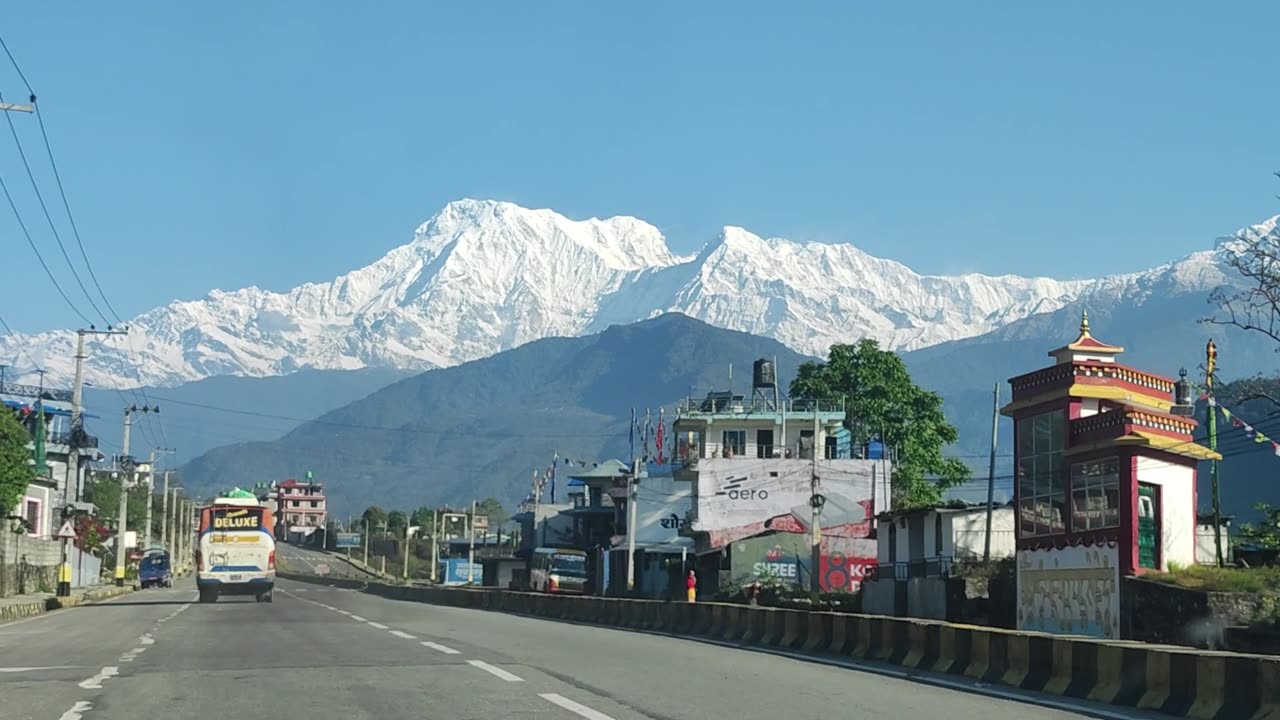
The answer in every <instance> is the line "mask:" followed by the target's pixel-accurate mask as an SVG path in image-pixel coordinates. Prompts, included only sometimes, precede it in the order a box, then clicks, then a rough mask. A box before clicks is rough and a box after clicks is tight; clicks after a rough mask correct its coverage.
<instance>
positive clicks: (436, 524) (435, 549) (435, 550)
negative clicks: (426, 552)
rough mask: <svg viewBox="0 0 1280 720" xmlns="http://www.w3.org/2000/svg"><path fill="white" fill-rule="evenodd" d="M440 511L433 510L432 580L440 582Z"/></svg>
mask: <svg viewBox="0 0 1280 720" xmlns="http://www.w3.org/2000/svg"><path fill="white" fill-rule="evenodd" d="M439 528H440V511H439V510H432V511H431V582H433V583H434V582H439V581H440V576H439V574H438V569H439V567H440V543H439V540H438V539H437V538H438V537H439V536H440V531H439Z"/></svg>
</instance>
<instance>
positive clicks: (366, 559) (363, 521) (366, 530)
mask: <svg viewBox="0 0 1280 720" xmlns="http://www.w3.org/2000/svg"><path fill="white" fill-rule="evenodd" d="M360 522H361V524H363V525H364V566H365V567H369V519H368V518H361V519H360Z"/></svg>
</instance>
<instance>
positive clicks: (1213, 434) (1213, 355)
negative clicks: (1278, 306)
mask: <svg viewBox="0 0 1280 720" xmlns="http://www.w3.org/2000/svg"><path fill="white" fill-rule="evenodd" d="M1204 354H1205V363H1204V386H1205V390H1206V391H1207V394H1208V395H1209V401H1208V403H1206V404H1205V411H1206V412H1207V413H1208V415H1209V449H1210V450H1213V451H1214V452H1217V450H1218V408H1217V405H1216V403H1215V402H1214V399H1213V377H1214V371H1215V370H1216V368H1217V366H1218V346H1217V345H1214V344H1213V340H1210V341H1209V343H1208V344H1207V345H1205V348H1204ZM1211 462H1212V464H1211V465H1210V466H1209V478H1210V480H1211V485H1212V490H1213V550H1214V552H1215V553H1216V554H1217V559H1218V567H1222V565H1223V562H1222V504H1221V498H1220V497H1219V495H1218V461H1217V460H1213V461H1211Z"/></svg>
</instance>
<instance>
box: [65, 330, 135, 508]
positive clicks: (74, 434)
mask: <svg viewBox="0 0 1280 720" xmlns="http://www.w3.org/2000/svg"><path fill="white" fill-rule="evenodd" d="M128 332H129V331H128V330H127V329H126V330H114V329H112V328H111V327H109V326H108V327H107V329H106V330H98V329H96V328H94V327H93V326H92V325H90V326H89V329H88V330H84V329H80V330H77V331H76V380H75V384H74V385H72V386H71V453H70V455H68V456H67V475H66V477H65V478H64V479H63V484H62V498H63V502H62V505H63V506H66V504H67V503H66V497H67V493H68V492H71V493H73V494H74V497H75V500H76V502H80V489H81V486H82V485H83V483H81V482H80V439H81V438H82V437H83V436H84V361H85V360H86V359H88V357H89V356H88V355H86V354H85V349H84V338H85V336H86V335H127V334H128Z"/></svg>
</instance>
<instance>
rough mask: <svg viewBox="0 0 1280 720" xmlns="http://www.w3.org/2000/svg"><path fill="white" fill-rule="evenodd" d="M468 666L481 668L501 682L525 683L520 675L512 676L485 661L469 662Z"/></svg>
mask: <svg viewBox="0 0 1280 720" xmlns="http://www.w3.org/2000/svg"><path fill="white" fill-rule="evenodd" d="M467 664H468V665H474V666H475V667H478V668H480V669H481V670H483V671H485V672H487V673H489V674H490V675H493V676H494V677H496V678H499V679H501V680H506V681H507V682H524V678H522V677H520V676H519V675H512V674H511V673H509V672H507V671H506V670H503V669H502V668H500V667H497V666H495V665H490V664H489V663H487V662H485V661H483V660H468V661H467Z"/></svg>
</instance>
